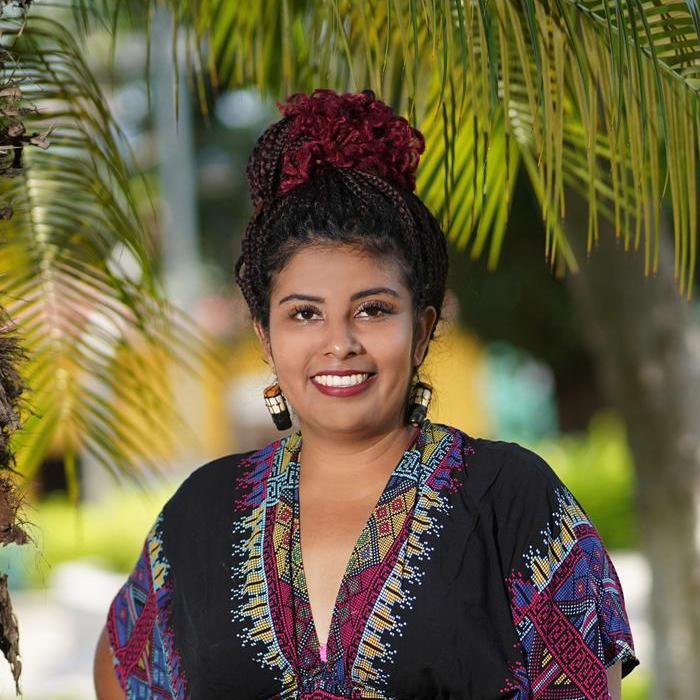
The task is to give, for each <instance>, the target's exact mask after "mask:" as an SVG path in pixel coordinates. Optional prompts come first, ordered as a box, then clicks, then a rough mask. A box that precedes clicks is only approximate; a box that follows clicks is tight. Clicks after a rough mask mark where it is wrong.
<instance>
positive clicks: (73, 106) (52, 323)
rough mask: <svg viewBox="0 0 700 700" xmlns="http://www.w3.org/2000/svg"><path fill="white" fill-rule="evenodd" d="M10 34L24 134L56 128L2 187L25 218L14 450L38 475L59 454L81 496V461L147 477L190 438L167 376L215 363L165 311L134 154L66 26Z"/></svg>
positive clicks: (3, 232) (13, 283) (14, 302)
mask: <svg viewBox="0 0 700 700" xmlns="http://www.w3.org/2000/svg"><path fill="white" fill-rule="evenodd" d="M3 29H4V33H5V36H6V37H7V36H8V34H9V33H11V32H14V33H15V39H16V40H15V42H14V44H13V47H12V52H13V54H14V56H15V57H16V60H17V63H16V64H14V65H7V64H6V65H5V68H4V70H5V71H8V72H11V76H12V80H14V81H16V82H17V83H19V84H20V85H21V89H22V93H23V95H24V98H25V100H26V101H27V102H28V103H30V104H33V105H34V106H35V107H36V110H37V111H36V113H34V114H30V115H28V116H27V117H26V118H25V120H24V123H25V125H26V126H27V127H28V128H29V129H36V130H37V132H39V133H45V132H46V131H48V130H50V131H51V133H50V137H49V138H50V146H49V147H48V148H47V149H45V150H42V149H37V148H33V149H25V150H24V153H23V167H22V169H21V171H20V172H19V173H18V175H17V176H16V177H14V178H1V179H0V199H1V201H2V202H3V203H5V204H6V203H10V204H11V205H12V207H13V210H14V215H13V217H12V218H11V219H10V220H9V221H6V222H2V223H0V241H1V242H0V246H1V247H2V255H1V256H0V305H2V306H3V307H4V308H5V309H6V310H7V311H8V313H9V314H10V315H11V317H12V318H13V319H14V321H15V323H16V324H17V326H18V328H19V331H20V333H21V337H22V342H23V345H24V347H25V349H26V350H27V353H28V356H29V360H28V362H27V363H26V366H25V368H24V372H25V379H26V382H27V385H28V387H29V393H28V396H27V398H28V402H29V405H30V406H31V408H32V415H31V416H30V417H29V418H28V419H27V420H26V421H25V423H24V429H23V430H22V431H20V432H18V433H17V434H16V435H15V437H14V443H13V446H14V449H15V450H16V454H17V463H18V468H19V470H20V471H22V473H24V474H25V475H26V476H27V477H30V478H31V477H32V476H34V475H35V474H36V472H37V470H38V469H39V467H40V466H41V464H42V462H43V460H44V458H45V457H46V454H47V450H48V449H50V448H51V447H52V446H56V445H59V446H60V447H61V449H62V451H63V454H64V456H65V466H66V475H67V477H68V483H69V489H70V491H71V495H72V496H73V497H77V491H78V480H77V471H76V460H77V457H78V455H79V454H84V453H88V454H91V455H92V456H93V457H94V458H95V459H97V460H98V461H99V462H100V463H102V464H103V465H104V466H105V467H107V468H108V469H109V470H110V471H111V472H113V473H114V474H117V473H121V474H127V475H131V476H135V475H137V474H138V473H140V472H141V471H142V470H143V469H145V468H151V469H156V470H157V469H158V468H159V467H160V466H161V465H162V462H163V460H164V459H166V458H167V456H168V454H169V451H170V450H171V449H172V448H173V446H175V445H179V444H181V441H182V440H184V439H191V438H192V436H191V433H190V431H189V430H188V427H187V426H186V425H184V424H183V422H182V419H181V417H180V416H179V415H178V413H177V411H175V409H174V408H173V407H174V406H175V402H174V401H173V398H172V395H171V388H170V377H169V374H168V368H169V367H170V368H172V366H173V365H180V366H185V367H188V368H189V369H192V368H193V367H195V366H199V365H200V364H201V363H202V362H205V363H208V367H209V368H211V369H216V368H217V365H216V361H215V360H214V359H213V355H211V353H210V352H209V351H206V350H204V349H203V348H202V346H201V341H200V340H199V339H198V335H197V332H196V330H195V329H194V328H193V325H192V323H191V322H190V321H189V320H188V319H187V318H185V317H184V316H183V315H182V314H180V313H178V312H177V311H176V310H174V309H171V308H169V307H168V306H167V305H166V304H165V302H164V301H163V298H162V294H161V292H160V289H159V285H158V283H157V280H156V275H155V273H154V271H153V269H152V267H151V262H150V261H151V259H152V258H153V251H152V250H151V243H150V241H149V238H148V236H147V234H146V231H145V230H144V227H143V224H142V223H141V220H140V217H139V213H138V207H137V203H136V201H135V199H134V195H133V187H132V184H131V175H130V173H129V171H128V168H127V163H128V161H129V154H128V152H126V151H125V148H124V142H123V140H122V139H121V137H120V134H119V132H118V129H117V128H116V126H115V124H114V123H113V121H112V119H111V117H110V115H109V112H108V110H107V108H106V107H105V104H106V103H105V100H104V97H103V95H102V94H101V91H100V90H99V88H98V86H97V85H96V83H95V82H94V80H93V79H92V77H91V73H90V71H89V69H88V68H87V66H86V65H85V63H84V62H83V60H82V58H81V55H80V49H79V47H78V45H77V44H76V43H75V40H74V38H73V37H72V35H71V34H70V32H69V31H68V29H67V27H66V25H65V24H63V23H60V22H58V21H56V20H54V19H52V18H51V17H49V16H46V15H37V16H32V17H31V18H30V20H29V21H28V23H27V24H26V26H24V27H23V28H22V32H21V35H19V36H18V35H17V33H18V31H19V29H20V25H17V24H14V23H6V24H5V26H4V27H3ZM3 77H4V79H5V80H7V79H8V75H7V74H6V75H5V76H3ZM120 251H121V252H120ZM127 257H128V258H130V259H131V260H133V261H134V263H135V266H136V269H137V272H138V274H137V275H136V279H134V275H133V272H130V271H127V270H126V269H125V268H124V266H123V264H122V262H121V260H122V259H125V258H127Z"/></svg>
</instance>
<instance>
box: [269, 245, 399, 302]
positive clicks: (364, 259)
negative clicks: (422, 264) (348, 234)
mask: <svg viewBox="0 0 700 700" xmlns="http://www.w3.org/2000/svg"><path fill="white" fill-rule="evenodd" d="M379 286H386V287H392V288H393V289H395V290H396V291H397V292H408V290H407V289H406V287H405V285H404V282H403V277H402V274H401V269H400V267H399V265H398V263H397V262H396V261H395V260H393V259H392V258H390V257H387V256H376V255H372V254H369V253H367V252H365V251H362V250H359V249H357V248H350V247H348V246H340V245H336V246H332V247H326V246H323V247H321V246H307V247H305V248H303V249H302V250H300V251H299V252H298V253H295V254H294V255H293V256H292V257H291V258H290V260H289V261H288V262H287V264H286V265H285V266H284V268H282V270H280V272H278V273H277V274H276V275H275V276H274V278H273V282H272V289H271V296H278V295H282V294H289V293H291V292H300V293H308V294H314V293H316V294H318V295H321V296H323V295H324V294H327V295H331V294H334V293H335V294H344V293H345V292H348V293H352V292H353V291H357V290H358V289H361V288H365V287H379Z"/></svg>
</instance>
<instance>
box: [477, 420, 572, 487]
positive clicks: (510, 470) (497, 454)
mask: <svg viewBox="0 0 700 700" xmlns="http://www.w3.org/2000/svg"><path fill="white" fill-rule="evenodd" d="M465 445H466V446H467V450H466V454H465V466H466V477H467V478H466V482H465V483H466V484H468V485H469V487H470V489H471V491H472V496H473V497H474V498H475V499H476V500H477V501H479V500H481V499H483V498H488V497H489V496H494V495H498V496H499V497H501V498H503V497H504V496H507V495H508V494H513V495H521V496H528V495H532V494H535V493H545V492H548V491H550V490H551V489H553V488H556V487H557V486H559V485H560V484H561V482H560V481H559V478H558V476H557V475H556V473H555V472H554V470H553V469H552V467H551V466H550V465H549V463H548V462H547V461H546V460H545V459H544V458H543V457H542V456H541V455H539V454H537V453H536V452H534V451H533V450H531V449H529V448H527V447H525V446H523V445H521V444H519V443H517V442H509V441H505V440H493V439H490V438H484V437H472V436H469V435H466V434H465Z"/></svg>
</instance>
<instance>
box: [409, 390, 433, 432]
mask: <svg viewBox="0 0 700 700" xmlns="http://www.w3.org/2000/svg"><path fill="white" fill-rule="evenodd" d="M432 397H433V387H432V386H431V385H430V384H428V383H427V382H420V381H418V382H416V383H415V384H414V385H413V387H412V388H411V398H410V399H409V402H408V422H409V423H410V424H411V425H415V426H421V425H423V421H424V420H425V418H426V416H427V415H428V406H429V405H430V399H431V398H432Z"/></svg>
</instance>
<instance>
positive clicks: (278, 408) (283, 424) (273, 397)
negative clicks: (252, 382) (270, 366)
mask: <svg viewBox="0 0 700 700" xmlns="http://www.w3.org/2000/svg"><path fill="white" fill-rule="evenodd" d="M263 396H264V397H265V405H266V406H267V410H268V411H269V412H270V415H271V416H272V420H273V421H274V423H275V425H276V426H277V429H278V430H287V429H288V428H291V427H292V418H291V416H290V415H289V409H288V408H287V401H286V400H285V398H284V394H283V393H282V389H280V385H279V384H278V383H277V382H275V383H274V384H270V385H269V386H266V387H265V391H264V392H263Z"/></svg>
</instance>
